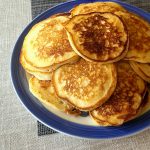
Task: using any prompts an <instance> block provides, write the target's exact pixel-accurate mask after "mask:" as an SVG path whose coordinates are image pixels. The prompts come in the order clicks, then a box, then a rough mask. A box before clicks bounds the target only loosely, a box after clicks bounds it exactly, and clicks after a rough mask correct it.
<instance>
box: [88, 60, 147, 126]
mask: <svg viewBox="0 0 150 150" xmlns="http://www.w3.org/2000/svg"><path fill="white" fill-rule="evenodd" d="M117 72H118V74H117V86H116V89H115V91H114V93H113V94H112V96H111V97H110V98H109V100H108V101H106V102H105V103H104V104H103V105H101V106H100V107H98V108H96V109H95V110H93V111H91V113H90V115H91V117H92V118H93V119H94V120H95V121H96V122H97V123H98V124H100V125H102V126H118V125H121V124H123V123H124V122H126V121H128V120H130V119H131V118H133V117H135V116H136V114H137V111H138V109H139V107H140V105H141V103H142V98H143V94H144V93H145V88H146V85H145V82H144V81H143V80H142V79H141V78H140V77H139V76H138V75H137V74H136V73H135V72H134V71H133V70H132V68H131V67H130V65H129V64H128V63H126V62H118V63H117Z"/></svg>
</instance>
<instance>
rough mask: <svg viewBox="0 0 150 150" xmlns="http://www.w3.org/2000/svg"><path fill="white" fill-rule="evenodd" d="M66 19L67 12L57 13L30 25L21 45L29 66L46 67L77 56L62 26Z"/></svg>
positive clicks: (62, 62) (70, 60)
mask: <svg viewBox="0 0 150 150" xmlns="http://www.w3.org/2000/svg"><path fill="white" fill-rule="evenodd" d="M68 20H69V16H68V14H59V15H55V16H53V17H50V18H48V19H46V20H43V21H41V22H39V23H37V24H36V25H34V26H33V27H32V29H31V30H30V31H29V33H28V34H27V35H26V37H25V39H24V42H23V47H22V53H23V56H24V58H25V59H26V61H27V62H28V63H29V64H30V65H31V66H34V67H37V68H47V67H51V66H54V65H58V64H64V63H65V62H66V63H68V61H69V62H72V59H78V58H79V56H77V55H76V53H75V52H74V51H73V50H72V48H71V46H70V43H69V41H68V37H67V34H66V31H65V29H64V27H63V26H62V23H65V22H66V21H68Z"/></svg>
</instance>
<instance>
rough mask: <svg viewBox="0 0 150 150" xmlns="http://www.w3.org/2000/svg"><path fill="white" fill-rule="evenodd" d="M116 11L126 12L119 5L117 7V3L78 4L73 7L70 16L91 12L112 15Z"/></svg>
mask: <svg viewBox="0 0 150 150" xmlns="http://www.w3.org/2000/svg"><path fill="white" fill-rule="evenodd" d="M116 11H125V12H126V10H125V9H124V8H123V7H122V6H121V5H119V4H118V3H114V2H95V3H88V4H80V5H78V6H76V7H74V8H73V9H72V10H71V11H70V12H71V14H72V16H75V15H79V14H87V13H91V12H111V13H114V12H116Z"/></svg>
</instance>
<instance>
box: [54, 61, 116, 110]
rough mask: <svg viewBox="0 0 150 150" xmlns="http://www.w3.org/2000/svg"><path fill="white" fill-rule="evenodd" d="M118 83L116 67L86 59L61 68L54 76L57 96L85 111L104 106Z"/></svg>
mask: <svg viewBox="0 0 150 150" xmlns="http://www.w3.org/2000/svg"><path fill="white" fill-rule="evenodd" d="M116 81H117V77H116V69H115V65H113V64H105V65H102V64H100V63H93V62H88V61H85V60H84V59H81V60H80V61H78V62H77V63H75V64H72V65H70V64H66V65H64V66H61V67H60V68H58V69H57V70H55V71H54V73H53V76H52V82H53V85H54V88H55V91H56V94H57V96H58V97H60V98H62V99H63V100H66V101H67V102H69V103H71V104H72V105H74V107H76V108H78V109H80V110H83V111H89V110H93V109H94V108H96V107H98V106H99V105H101V104H103V103H104V102H105V101H106V100H107V99H108V98H109V97H110V96H111V94H112V93H113V91H114V89H115V87H116Z"/></svg>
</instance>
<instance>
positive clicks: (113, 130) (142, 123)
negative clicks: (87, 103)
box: [11, 0, 150, 139]
mask: <svg viewBox="0 0 150 150" xmlns="http://www.w3.org/2000/svg"><path fill="white" fill-rule="evenodd" d="M102 1H103V2H105V1H107V0H102ZM82 2H90V1H88V0H84V1H69V2H65V3H61V4H59V5H57V6H55V7H52V8H50V9H48V10H46V11H45V12H43V13H42V14H40V15H39V16H37V17H36V18H35V19H33V21H32V22H31V23H30V24H29V25H28V26H27V27H26V28H25V29H24V31H23V32H22V33H21V35H20V36H19V38H18V40H17V42H16V44H15V47H14V49H13V52H12V58H11V78H12V82H13V86H14V89H15V92H16V94H17V95H18V97H19V98H20V101H21V102H22V104H23V105H24V106H25V108H26V109H27V110H28V111H29V112H30V113H31V114H32V115H33V116H34V117H36V118H37V119H38V120H39V121H40V122H42V123H43V124H45V125H46V126H48V127H50V128H52V129H54V130H56V131H58V132H62V133H65V134H67V135H71V136H75V137H80V138H90V139H112V138H121V137H126V136H131V135H133V134H136V133H139V132H141V131H143V130H144V129H147V128H149V126H150V112H147V113H146V114H144V115H143V116H141V117H139V118H137V119H134V120H132V121H130V122H128V123H125V124H124V125H122V126H119V127H97V126H88V125H81V124H78V123H73V122H70V121H67V120H64V119H62V118H60V117H58V116H57V115H55V114H53V113H51V112H49V111H48V110H47V109H45V108H44V107H39V105H38V104H37V103H35V102H34V101H32V100H31V99H30V97H29V95H28V93H27V92H26V91H25V90H24V88H23V86H22V84H21V78H20V75H19V66H20V64H19V55H20V50H21V46H22V43H23V40H24V37H25V35H26V34H27V33H28V31H29V30H30V29H31V27H32V26H33V25H34V24H36V23H37V22H39V21H41V20H44V19H46V18H47V17H48V16H51V15H53V14H55V13H59V12H61V11H63V9H62V8H68V9H71V8H72V7H73V6H75V5H77V4H80V3H82ZM112 2H117V3H119V4H121V5H122V6H124V7H125V8H126V9H128V10H129V11H132V12H135V13H136V14H138V15H141V16H142V17H144V18H145V19H146V20H148V21H150V14H149V13H147V12H145V11H143V10H142V9H140V8H137V7H135V6H132V5H129V4H126V3H124V2H121V1H117V0H112Z"/></svg>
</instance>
